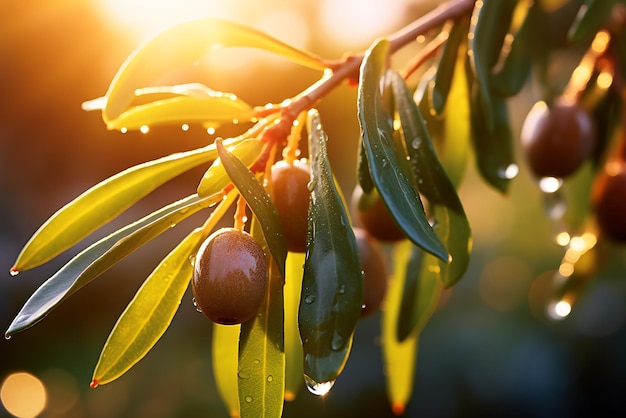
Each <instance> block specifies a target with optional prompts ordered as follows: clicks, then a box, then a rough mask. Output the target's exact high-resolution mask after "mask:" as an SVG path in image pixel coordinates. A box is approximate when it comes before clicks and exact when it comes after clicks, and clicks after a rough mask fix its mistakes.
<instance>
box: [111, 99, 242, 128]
mask: <svg viewBox="0 0 626 418" xmlns="http://www.w3.org/2000/svg"><path fill="white" fill-rule="evenodd" d="M233 97H234V98H233ZM253 117H254V110H253V108H252V106H250V105H249V104H247V103H246V102H244V101H243V100H241V99H238V98H237V97H236V96H232V95H214V96H209V97H193V96H180V97H170V98H167V99H161V100H157V101H154V102H151V103H147V104H143V105H139V106H134V107H131V108H130V109H128V110H126V111H125V112H123V113H122V114H121V115H120V116H119V117H117V118H115V119H112V120H110V121H108V122H107V128H108V129H116V130H119V129H122V128H125V129H129V130H133V129H139V128H141V127H142V126H144V125H145V126H155V125H164V124H173V123H192V122H200V123H211V124H215V125H219V124H221V123H224V122H232V121H235V120H236V121H240V122H247V121H250V120H252V119H253Z"/></svg>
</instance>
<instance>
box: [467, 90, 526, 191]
mask: <svg viewBox="0 0 626 418" xmlns="http://www.w3.org/2000/svg"><path fill="white" fill-rule="evenodd" d="M481 95H482V91H481V90H480V89H479V88H478V86H476V85H474V86H473V88H472V92H471V99H470V115H471V119H470V120H471V126H472V146H473V148H474V155H475V156H476V164H477V165H478V171H479V172H480V174H481V175H482V177H483V179H485V181H487V183H488V184H490V185H491V186H493V187H494V188H495V189H496V190H499V191H500V192H502V193H505V192H506V191H507V188H508V185H509V183H510V181H511V179H513V178H514V177H515V176H516V175H517V165H516V164H515V160H514V149H513V134H512V133H511V127H510V124H509V115H508V107H507V103H506V100H505V98H502V97H498V96H494V97H492V105H493V106H492V111H493V114H492V115H491V116H492V118H493V124H494V126H493V129H490V128H489V127H488V126H487V125H488V122H487V116H486V115H485V113H484V108H483V107H482V106H481V105H480V103H481V102H482V99H481Z"/></svg>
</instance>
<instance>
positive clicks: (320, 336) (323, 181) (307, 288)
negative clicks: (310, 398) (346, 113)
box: [298, 110, 363, 382]
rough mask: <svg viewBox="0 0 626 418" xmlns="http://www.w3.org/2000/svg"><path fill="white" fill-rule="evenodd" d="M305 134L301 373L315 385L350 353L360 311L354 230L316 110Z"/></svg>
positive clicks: (360, 286)
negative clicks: (307, 193)
mask: <svg viewBox="0 0 626 418" xmlns="http://www.w3.org/2000/svg"><path fill="white" fill-rule="evenodd" d="M307 130H308V132H309V152H310V155H311V177H312V178H313V179H314V187H312V190H311V198H310V200H309V232H308V235H307V253H306V259H305V263H304V277H303V279H302V299H301V302H300V311H299V318H298V319H299V325H300V336H301V337H302V345H303V351H304V373H305V375H306V376H308V378H309V379H311V380H313V381H315V382H328V381H334V380H335V379H336V378H337V376H338V375H339V374H340V373H341V371H342V370H343V366H344V365H345V362H346V360H347V358H348V355H349V353H350V348H351V345H352V336H353V333H354V329H355V327H356V323H357V321H358V318H359V315H360V312H361V304H362V300H363V275H362V272H361V264H360V262H359V258H358V250H357V246H356V240H355V237H354V232H353V231H352V228H351V226H350V220H349V218H348V215H347V212H346V208H345V205H344V203H343V201H342V199H341V196H340V194H339V192H338V191H337V188H336V186H335V182H334V178H333V174H332V171H331V167H330V164H329V162H328V154H327V151H326V139H327V137H326V133H325V132H324V130H323V128H322V125H321V122H320V117H319V114H318V113H317V111H315V110H311V111H310V112H309V119H308V123H307ZM340 289H343V293H340Z"/></svg>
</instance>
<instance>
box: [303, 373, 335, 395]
mask: <svg viewBox="0 0 626 418" xmlns="http://www.w3.org/2000/svg"><path fill="white" fill-rule="evenodd" d="M304 382H305V383H306V388H307V389H308V390H309V392H311V393H312V394H313V395H317V396H324V395H326V394H327V393H328V392H330V390H331V389H332V387H333V385H334V384H335V381H334V380H329V381H328V382H321V383H317V382H316V381H315V380H313V379H311V378H310V377H309V376H307V375H304Z"/></svg>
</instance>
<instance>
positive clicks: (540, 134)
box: [521, 98, 595, 178]
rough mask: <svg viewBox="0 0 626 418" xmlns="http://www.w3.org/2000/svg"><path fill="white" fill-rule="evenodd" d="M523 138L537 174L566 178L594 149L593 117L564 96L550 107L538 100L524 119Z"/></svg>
mask: <svg viewBox="0 0 626 418" xmlns="http://www.w3.org/2000/svg"><path fill="white" fill-rule="evenodd" d="M521 141H522V149H523V151H524V154H525V155H526V160H527V161H528V164H529V166H530V169H531V170H532V172H533V173H534V174H535V175H536V176H537V177H557V178H561V177H567V176H568V175H570V174H572V173H573V172H574V171H576V170H577V169H578V167H580V166H581V164H582V163H583V162H584V161H585V159H587V158H588V157H589V156H590V154H591V152H592V151H593V147H594V143H595V129H594V124H593V120H592V119H591V117H590V116H589V114H588V113H587V112H586V111H585V110H584V109H583V108H582V107H580V106H579V105H578V104H576V103H574V102H572V101H568V100H565V99H563V98H559V99H557V100H555V101H554V103H553V104H552V105H551V106H548V105H547V104H546V103H545V102H543V101H541V102H537V103H535V105H534V106H533V107H532V109H531V110H530V112H528V115H527V116H526V119H525V120H524V124H523V126H522V132H521Z"/></svg>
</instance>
